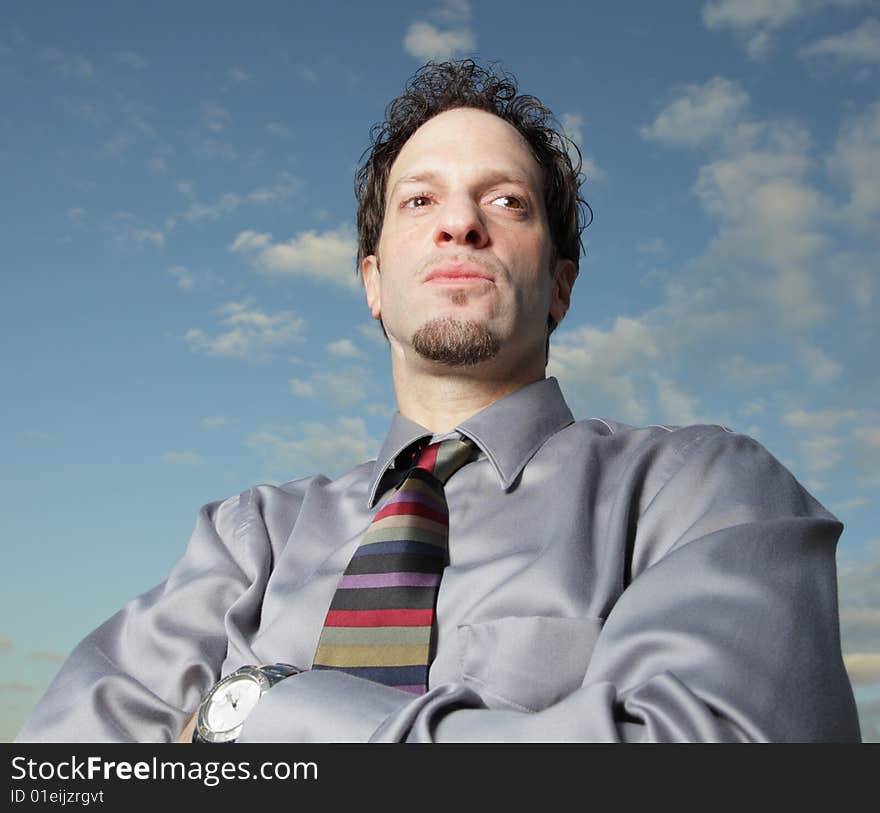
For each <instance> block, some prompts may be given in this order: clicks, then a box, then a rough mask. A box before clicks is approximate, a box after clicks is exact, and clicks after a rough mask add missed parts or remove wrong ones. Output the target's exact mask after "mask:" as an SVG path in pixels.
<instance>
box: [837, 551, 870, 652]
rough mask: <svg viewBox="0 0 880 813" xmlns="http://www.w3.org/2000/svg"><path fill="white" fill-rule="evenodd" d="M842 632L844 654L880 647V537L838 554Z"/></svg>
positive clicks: (868, 650)
mask: <svg viewBox="0 0 880 813" xmlns="http://www.w3.org/2000/svg"><path fill="white" fill-rule="evenodd" d="M837 580H838V589H839V595H840V631H841V637H842V645H843V651H844V652H845V653H859V652H877V651H878V650H880V539H875V540H873V541H872V542H869V543H868V544H867V545H866V546H865V550H864V551H863V552H862V553H860V554H858V555H849V556H845V557H842V558H841V557H839V560H838V565H837Z"/></svg>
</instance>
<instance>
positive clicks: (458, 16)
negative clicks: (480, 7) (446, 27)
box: [432, 0, 471, 25]
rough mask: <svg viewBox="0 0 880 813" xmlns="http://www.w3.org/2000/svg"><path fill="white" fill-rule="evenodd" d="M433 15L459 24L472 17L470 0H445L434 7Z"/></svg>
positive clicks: (453, 23)
mask: <svg viewBox="0 0 880 813" xmlns="http://www.w3.org/2000/svg"><path fill="white" fill-rule="evenodd" d="M432 16H433V17H434V18H435V19H437V20H440V21H442V22H444V23H449V24H452V25H458V24H460V23H463V22H467V21H468V20H469V19H470V18H471V4H470V2H469V0H444V2H442V3H441V4H440V5H439V6H438V7H437V8H436V9H434V11H433V12H432Z"/></svg>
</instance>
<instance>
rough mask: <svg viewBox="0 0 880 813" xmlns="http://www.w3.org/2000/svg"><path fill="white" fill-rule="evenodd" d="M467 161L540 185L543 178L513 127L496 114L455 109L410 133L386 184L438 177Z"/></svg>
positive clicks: (495, 174) (511, 177)
mask: <svg viewBox="0 0 880 813" xmlns="http://www.w3.org/2000/svg"><path fill="white" fill-rule="evenodd" d="M490 158H491V160H489V159H490ZM465 164H466V165H468V166H473V167H474V168H475V169H476V168H479V169H481V170H483V169H485V171H486V174H491V175H493V176H503V175H509V176H510V179H511V180H517V179H518V180H520V181H524V182H530V181H531V182H537V183H540V180H541V177H542V171H541V168H540V166H539V165H538V162H537V161H536V160H535V158H534V156H533V155H532V152H531V149H530V148H529V145H528V142H527V141H526V140H525V139H524V138H523V136H522V134H521V133H520V132H519V131H518V130H517V129H516V128H515V127H513V126H512V125H511V124H509V123H508V122H506V121H504V119H502V118H500V117H499V116H496V115H495V114H494V113H489V112H487V111H484V110H477V109H473V108H455V109H453V110H447V111H444V112H443V113H439V114H438V115H436V116H434V117H433V118H431V119H429V120H428V121H426V122H425V123H424V124H423V125H422V126H421V127H419V128H418V129H417V130H416V131H415V132H414V133H413V134H412V135H411V136H410V137H409V139H408V140H407V141H406V143H405V144H404V145H403V147H402V148H401V150H400V153H399V154H398V156H397V158H396V159H395V161H394V163H393V164H392V166H391V172H390V173H389V178H388V180H389V188H390V187H391V185H392V184H396V183H398V182H399V181H401V180H402V179H404V177H408V178H420V177H423V176H427V175H434V176H439V175H442V174H443V173H444V171H448V170H450V169H452V168H454V167H456V168H457V167H460V166H462V165H465Z"/></svg>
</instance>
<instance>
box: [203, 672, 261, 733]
mask: <svg viewBox="0 0 880 813" xmlns="http://www.w3.org/2000/svg"><path fill="white" fill-rule="evenodd" d="M262 691H263V689H262V686H261V681H260V680H258V679H257V678H256V677H255V676H251V675H247V674H245V675H232V676H230V678H229V679H228V680H224V681H221V682H220V683H218V684H217V686H216V687H215V689H214V691H213V692H212V694H211V696H210V698H208V701H207V703H205V705H204V708H203V712H202V714H201V715H200V720H199V724H200V725H199V727H200V729H201V730H202V735H203V736H204V737H205V738H206V739H210V740H211V741H212V742H228V741H229V740H234V739H235V738H236V737H238V735H239V733H240V731H241V727H242V725H243V724H244V721H245V720H246V719H247V716H248V714H250V712H251V710H252V709H253V708H254V706H256V705H257V701H258V700H259V699H260V695H261V694H262Z"/></svg>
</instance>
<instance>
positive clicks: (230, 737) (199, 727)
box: [193, 666, 272, 744]
mask: <svg viewBox="0 0 880 813" xmlns="http://www.w3.org/2000/svg"><path fill="white" fill-rule="evenodd" d="M239 680H252V681H254V682H255V683H256V684H257V685H258V686H259V688H260V696H261V697H262V696H263V695H264V694H265V693H266V692H267V691H269V689H270V688H271V687H272V682H271V681H270V680H269V678H268V677H267V676H266V675H265V674H264V673H263V672H262V670H261V669H260V668H259V667H257V666H242V667H241V668H240V669H236V670H235V671H234V672H230V673H229V674H228V675H227V676H226V677H225V678H223V679H222V680H219V681H217V683H215V684H214V686H213V687H212V688H211V690H210V691H209V692H208V694H206V695H205V698H204V700H202V703H201V705H200V706H199V714H198V718H197V719H196V727H195V734H196V736H195V737H194V738H193V740H194V741H199V742H208V743H218V744H223V743H228V742H235V740H236V738H237V737H238V735H239V734H240V733H241V729H242V727H243V726H244V721H242V722H241V723H239V724H238V725H237V726H236V727H235V728H230V729H226V730H225V731H214V729H212V728H211V727H210V726H209V725H208V722H207V716H208V709H209V707H210V705H211V701H212V700H213V699H214V697H215V696H216V695H217V693H218V692H219V691H221V690H223V689H225V688H226V687H227V686H229V684H230V683H235V682H236V681H239Z"/></svg>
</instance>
